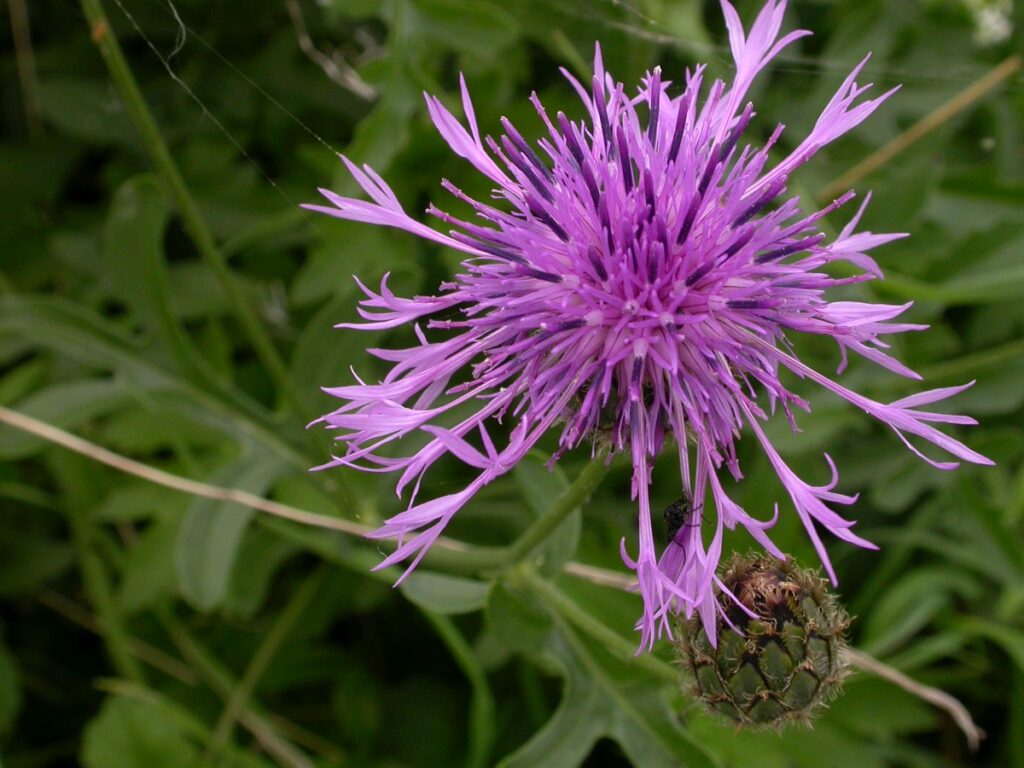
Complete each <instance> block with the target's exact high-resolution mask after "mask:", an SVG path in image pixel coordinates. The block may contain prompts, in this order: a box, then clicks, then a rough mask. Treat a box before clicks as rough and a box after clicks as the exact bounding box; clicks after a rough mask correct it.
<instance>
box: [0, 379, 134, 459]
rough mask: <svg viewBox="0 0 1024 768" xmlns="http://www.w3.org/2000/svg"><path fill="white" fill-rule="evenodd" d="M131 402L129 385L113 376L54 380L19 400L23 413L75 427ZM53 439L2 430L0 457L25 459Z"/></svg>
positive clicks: (66, 427) (11, 430)
mask: <svg viewBox="0 0 1024 768" xmlns="http://www.w3.org/2000/svg"><path fill="white" fill-rule="evenodd" d="M128 402H130V399H129V396H128V392H127V391H126V389H125V387H124V386H123V385H122V384H121V383H119V382H117V381H114V380H112V379H83V380H81V381H69V382H63V383H60V384H54V385H53V386H50V387H48V388H46V389H44V390H42V391H40V392H37V393H36V394H34V395H32V396H31V397H28V398H26V399H25V400H22V401H21V402H19V403H17V405H16V406H15V408H16V409H17V410H19V411H21V412H22V413H26V414H28V415H29V416H34V417H35V418H37V419H39V420H41V421H45V422H46V423H47V424H52V425H54V426H55V427H60V428H62V429H74V428H75V427H77V426H79V425H81V424H85V423H87V422H89V421H90V420H91V419H94V418H96V417H97V416H104V415H106V414H108V413H110V412H112V411H115V410H117V409H119V408H122V407H123V406H124V405H125V404H126V403H128ZM48 445H49V443H48V442H47V441H46V440H43V439H42V438H40V437H36V436H35V435H31V434H29V433H28V432H22V431H20V430H14V429H4V430H0V459H6V460H8V461H10V460H13V459H23V458H25V457H26V456H31V455H32V454H34V453H38V452H39V451H40V450H42V449H43V448H44V447H46V446H48Z"/></svg>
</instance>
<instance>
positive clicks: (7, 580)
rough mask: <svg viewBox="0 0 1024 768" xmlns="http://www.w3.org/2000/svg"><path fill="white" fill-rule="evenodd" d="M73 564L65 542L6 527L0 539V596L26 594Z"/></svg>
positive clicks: (70, 552) (69, 548) (70, 548)
mask: <svg viewBox="0 0 1024 768" xmlns="http://www.w3.org/2000/svg"><path fill="white" fill-rule="evenodd" d="M73 562H74V551H73V549H72V547H71V544H69V543H68V542H67V541H66V540H64V539H57V538H51V537H49V536H45V535H43V534H41V533H37V532H34V531H21V530H17V529H12V528H10V527H8V528H7V529H6V530H5V531H4V534H3V536H0V595H19V594H27V593H30V592H32V591H33V590H36V589H38V588H39V587H41V586H42V585H43V584H45V583H47V582H49V581H52V580H53V579H55V578H57V577H58V576H59V575H60V574H62V573H63V572H64V571H65V570H67V569H68V568H69V567H70V566H71V564H72V563H73Z"/></svg>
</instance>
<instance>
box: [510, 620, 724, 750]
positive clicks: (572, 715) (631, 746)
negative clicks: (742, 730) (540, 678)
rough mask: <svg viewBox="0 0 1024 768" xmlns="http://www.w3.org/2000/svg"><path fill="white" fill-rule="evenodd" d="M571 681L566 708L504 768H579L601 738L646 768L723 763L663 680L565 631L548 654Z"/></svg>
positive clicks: (567, 681)
mask: <svg viewBox="0 0 1024 768" xmlns="http://www.w3.org/2000/svg"><path fill="white" fill-rule="evenodd" d="M545 652H546V654H547V655H548V656H549V657H550V659H551V660H552V662H553V663H554V665H555V666H556V667H558V668H559V670H560V673H561V674H562V676H563V677H564V679H565V688H564V692H563V697H562V701H561V703H560V704H559V707H558V709H557V710H556V712H555V714H554V716H553V717H552V718H551V720H550V721H548V723H547V724H546V725H545V726H544V727H543V728H542V729H541V730H540V731H539V732H538V733H537V734H535V735H534V736H533V738H532V739H530V741H528V742H527V743H526V744H525V745H523V746H522V747H521V748H520V749H518V750H516V751H515V752H514V753H513V754H511V755H509V756H508V757H506V758H505V759H503V760H502V761H501V762H500V763H499V766H500V768H570V767H571V766H576V765H580V764H581V763H582V762H583V760H584V759H585V758H586V756H587V755H588V754H589V753H590V751H591V749H592V747H593V745H594V743H595V742H596V741H597V739H599V738H601V737H605V736H607V737H610V738H612V739H614V740H615V741H616V742H618V743H619V745H620V746H621V747H622V749H623V751H624V752H625V753H626V754H627V756H628V757H629V758H630V759H631V761H632V762H633V764H634V765H642V766H645V768H647V767H648V766H649V767H650V768H660V767H661V766H664V768H677V766H680V765H683V766H686V768H715V766H716V762H715V761H714V760H713V759H712V758H711V756H710V755H709V754H708V753H707V752H706V751H705V750H704V749H703V748H702V747H701V746H699V745H698V744H697V743H696V742H695V741H694V740H693V739H692V738H691V737H690V736H688V735H687V734H686V732H685V731H684V730H683V729H682V727H681V726H680V723H679V721H678V719H677V717H676V715H675V713H674V712H673V711H672V709H671V707H670V703H669V693H671V691H670V690H669V689H667V688H666V686H665V684H664V683H663V682H661V681H658V680H655V679H654V678H652V677H651V676H650V675H649V674H647V673H645V672H643V671H639V670H636V669H635V668H628V667H627V666H626V665H625V664H623V663H622V662H621V661H618V660H617V659H614V658H612V657H611V656H609V655H608V654H607V653H605V652H604V651H603V650H601V649H599V648H595V647H591V646H589V645H588V644H587V643H586V642H584V641H583V640H582V639H581V638H579V637H578V636H576V634H575V631H574V630H572V629H571V628H568V627H567V626H565V625H564V624H560V625H559V630H558V631H557V632H555V633H552V634H551V635H550V636H549V638H548V642H547V645H546V648H545Z"/></svg>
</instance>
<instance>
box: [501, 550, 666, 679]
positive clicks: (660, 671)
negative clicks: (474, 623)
mask: <svg viewBox="0 0 1024 768" xmlns="http://www.w3.org/2000/svg"><path fill="white" fill-rule="evenodd" d="M513 578H514V579H516V580H518V581H521V582H522V583H523V584H524V585H525V586H526V587H527V588H528V589H530V590H531V591H532V592H533V593H534V594H535V595H537V597H538V598H540V600H541V601H542V602H544V603H545V604H547V606H548V607H549V608H551V609H552V610H554V611H555V612H556V613H558V614H559V615H560V616H562V618H564V619H565V620H566V621H568V622H569V623H570V624H572V625H574V626H575V627H576V628H577V629H579V630H580V631H581V632H583V633H584V634H587V635H589V636H590V637H592V638H593V639H594V640H596V641H597V642H598V643H600V644H601V645H602V646H604V648H605V649H607V650H608V652H609V653H611V654H612V655H613V656H617V657H619V658H620V659H621V660H622V661H624V662H626V663H627V664H632V665H634V666H637V667H639V668H641V669H644V670H646V671H647V672H650V673H651V674H652V675H654V676H655V677H657V678H659V679H661V680H664V681H665V682H667V683H671V684H672V685H678V684H679V672H678V671H677V670H676V669H675V668H673V667H672V665H671V664H668V663H667V662H664V661H662V660H661V659H659V658H657V657H655V656H652V655H651V654H649V653H643V654H640V655H637V649H636V645H635V644H634V643H633V642H631V641H629V640H627V639H626V638H624V637H623V636H622V635H620V634H619V633H618V632H616V631H615V630H613V629H612V628H611V627H609V626H607V625H606V624H603V623H602V622H600V621H599V620H597V619H595V618H594V617H593V616H591V615H590V614H589V613H587V612H586V611H585V610H583V608H581V607H580V606H579V605H578V604H577V603H576V601H574V600H573V599H572V598H571V597H569V596H568V595H566V594H565V593H564V592H562V591H561V590H560V589H558V587H556V586H555V585H554V584H552V583H551V582H550V581H548V580H547V579H545V578H543V577H541V576H540V575H538V574H537V573H536V572H535V571H533V570H532V569H528V568H520V569H517V570H516V571H515V574H514V576H513Z"/></svg>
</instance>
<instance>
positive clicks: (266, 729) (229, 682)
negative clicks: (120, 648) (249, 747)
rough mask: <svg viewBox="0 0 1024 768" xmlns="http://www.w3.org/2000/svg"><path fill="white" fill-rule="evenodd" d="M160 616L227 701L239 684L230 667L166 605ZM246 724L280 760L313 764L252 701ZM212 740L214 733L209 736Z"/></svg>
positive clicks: (296, 765)
mask: <svg viewBox="0 0 1024 768" xmlns="http://www.w3.org/2000/svg"><path fill="white" fill-rule="evenodd" d="M156 615H157V620H158V621H159V622H160V624H161V625H162V626H163V628H164V631H165V632H167V634H168V635H169V636H170V638H171V641H172V642H173V643H174V645H175V646H176V647H177V649H178V651H179V652H180V653H181V655H182V656H183V657H184V658H185V660H186V661H187V662H188V663H189V664H190V665H191V666H192V668H193V669H195V670H196V672H197V673H198V674H199V676H200V677H201V678H202V679H203V680H204V681H205V682H206V684H207V685H208V686H209V687H210V689H211V690H212V691H213V692H214V693H215V694H217V696H218V697H220V699H221V700H222V701H224V702H227V701H228V700H229V699H230V698H231V695H232V692H233V691H234V690H235V688H236V687H237V685H238V681H237V680H236V679H235V678H234V676H233V675H232V674H231V672H230V671H228V669H227V668H226V667H225V666H224V665H223V664H222V663H221V662H220V660H219V659H217V658H216V657H215V656H214V655H213V654H212V653H210V652H209V651H208V650H207V649H206V648H205V647H203V645H202V644H201V643H200V642H199V641H198V640H196V639H195V637H193V636H192V633H191V632H189V631H188V629H186V628H185V626H184V625H183V624H182V623H181V621H179V620H178V618H177V617H176V616H175V615H174V614H173V612H172V611H171V610H170V609H169V608H167V607H166V606H164V607H160V608H157V610H156ZM239 722H241V723H242V724H243V725H244V726H245V728H246V729H247V730H248V731H249V732H250V733H252V735H253V736H255V737H256V740H257V741H258V742H259V743H260V744H261V745H262V746H263V748H264V749H265V750H266V751H267V753H268V754H270V755H271V756H272V757H274V758H275V759H276V760H277V761H278V762H279V763H280V764H282V765H285V766H288V767H289V768H312V763H311V762H310V761H309V759H308V758H307V757H306V756H305V755H304V754H303V753H302V752H301V751H299V750H298V749H297V748H296V747H295V746H293V745H292V744H291V743H290V742H288V741H287V740H286V739H283V738H281V736H279V735H278V733H277V727H275V726H274V725H273V724H272V723H270V722H269V721H268V720H267V719H266V718H265V717H264V716H263V715H262V714H260V713H259V712H257V711H256V709H255V708H254V707H252V706H251V705H250V706H248V707H247V708H246V709H244V710H243V711H242V712H241V714H240V717H239ZM208 740H209V741H212V733H211V734H210V736H209V739H208Z"/></svg>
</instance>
